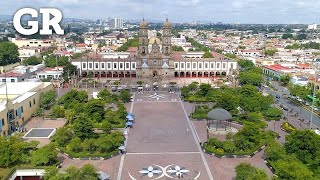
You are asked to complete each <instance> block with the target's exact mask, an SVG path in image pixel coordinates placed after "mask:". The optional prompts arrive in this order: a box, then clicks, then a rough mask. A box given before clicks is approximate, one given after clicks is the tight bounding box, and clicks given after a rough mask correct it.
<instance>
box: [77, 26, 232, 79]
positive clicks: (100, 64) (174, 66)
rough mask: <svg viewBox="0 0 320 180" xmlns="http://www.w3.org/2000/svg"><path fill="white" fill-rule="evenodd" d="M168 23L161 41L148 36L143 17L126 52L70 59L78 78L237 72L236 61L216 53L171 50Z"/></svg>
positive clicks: (162, 77) (190, 76) (209, 75)
mask: <svg viewBox="0 0 320 180" xmlns="http://www.w3.org/2000/svg"><path fill="white" fill-rule="evenodd" d="M171 28H172V25H171V23H170V22H169V21H168V20H166V21H165V22H164V23H163V27H162V37H161V40H160V39H159V38H158V37H148V23H147V22H146V21H145V20H143V21H142V22H141V23H140V29H139V47H138V48H129V49H128V51H127V52H100V53H96V54H89V55H88V56H85V57H82V58H81V59H76V60H72V64H73V65H75V66H77V68H78V69H79V73H80V75H81V76H82V77H88V75H91V76H92V77H96V78H148V79H154V80H157V81H159V80H163V79H173V78H201V77H205V78H210V77H216V76H228V75H230V74H235V73H236V72H237V71H238V64H237V62H236V61H234V60H231V59H228V58H226V57H224V56H223V55H220V54H216V53H215V54H214V53H212V54H213V56H214V57H213V58H203V55H204V53H203V52H175V51H172V43H171V39H172V33H171V30H172V29H171Z"/></svg>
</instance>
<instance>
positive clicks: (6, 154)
mask: <svg viewBox="0 0 320 180" xmlns="http://www.w3.org/2000/svg"><path fill="white" fill-rule="evenodd" d="M0 144H1V146H0V154H1V158H0V167H10V166H13V165H17V164H20V163H24V162H26V161H27V159H28V156H29V150H28V148H29V146H30V144H29V143H27V142H24V141H23V140H22V138H21V137H19V136H12V137H10V138H8V139H6V138H5V137H4V136H0ZM30 148H35V147H31V146H30Z"/></svg>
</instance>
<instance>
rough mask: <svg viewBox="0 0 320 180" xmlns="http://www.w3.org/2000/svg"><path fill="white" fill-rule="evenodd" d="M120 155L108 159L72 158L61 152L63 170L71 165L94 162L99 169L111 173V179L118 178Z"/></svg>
mask: <svg viewBox="0 0 320 180" xmlns="http://www.w3.org/2000/svg"><path fill="white" fill-rule="evenodd" d="M120 157H121V156H115V157H113V158H110V159H108V160H72V159H70V158H68V157H67V156H65V155H62V154H59V159H60V160H62V161H63V164H62V168H61V170H65V169H66V168H68V167H70V166H75V167H77V168H81V167H82V166H84V165H85V164H92V165H93V166H94V167H96V168H97V169H98V170H99V171H103V172H105V173H107V174H109V175H110V179H111V180H113V179H117V174H118V169H119V162H120Z"/></svg>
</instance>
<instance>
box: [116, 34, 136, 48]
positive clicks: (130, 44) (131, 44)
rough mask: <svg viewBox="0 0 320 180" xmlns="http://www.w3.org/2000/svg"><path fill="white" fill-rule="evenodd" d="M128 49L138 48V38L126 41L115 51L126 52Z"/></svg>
mask: <svg viewBox="0 0 320 180" xmlns="http://www.w3.org/2000/svg"><path fill="white" fill-rule="evenodd" d="M129 47H139V39H138V37H134V38H133V39H128V40H127V42H125V43H124V44H123V45H122V46H121V47H119V48H118V49H117V51H127V50H128V49H129Z"/></svg>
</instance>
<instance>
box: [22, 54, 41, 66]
mask: <svg viewBox="0 0 320 180" xmlns="http://www.w3.org/2000/svg"><path fill="white" fill-rule="evenodd" d="M22 63H23V64H24V65H25V66H28V65H38V64H41V63H42V59H41V58H38V57H36V56H31V57H29V58H27V59H25V60H23V61H22Z"/></svg>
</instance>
